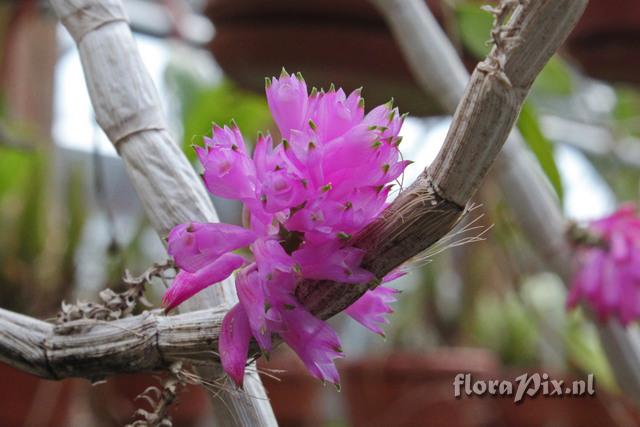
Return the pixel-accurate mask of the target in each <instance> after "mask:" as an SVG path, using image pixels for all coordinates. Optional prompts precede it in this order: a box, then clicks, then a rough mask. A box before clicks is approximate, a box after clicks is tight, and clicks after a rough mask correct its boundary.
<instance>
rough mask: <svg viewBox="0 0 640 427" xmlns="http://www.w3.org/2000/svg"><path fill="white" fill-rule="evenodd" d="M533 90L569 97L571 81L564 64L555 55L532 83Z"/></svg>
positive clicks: (571, 88) (571, 86)
mask: <svg viewBox="0 0 640 427" xmlns="http://www.w3.org/2000/svg"><path fill="white" fill-rule="evenodd" d="M533 90H535V91H537V92H540V93H544V94H549V95H559V96H567V95H571V93H572V92H573V80H572V79H571V73H570V72H569V68H568V67H567V65H566V64H565V62H564V61H563V60H562V59H560V58H559V57H558V56H557V55H554V56H553V57H551V59H550V60H549V62H548V63H547V65H545V66H544V68H543V69H542V71H541V72H540V74H539V75H538V77H537V78H536V81H535V82H534V83H533Z"/></svg>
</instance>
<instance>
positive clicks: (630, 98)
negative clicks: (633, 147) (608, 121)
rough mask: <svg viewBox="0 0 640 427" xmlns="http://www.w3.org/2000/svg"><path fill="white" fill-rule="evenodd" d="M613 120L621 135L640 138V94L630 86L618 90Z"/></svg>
mask: <svg viewBox="0 0 640 427" xmlns="http://www.w3.org/2000/svg"><path fill="white" fill-rule="evenodd" d="M616 98H617V100H616V105H615V108H614V109H613V120H614V124H615V125H616V127H618V128H619V131H620V132H621V133H626V134H628V135H631V136H634V137H637V138H640V92H639V91H638V90H637V89H634V88H632V87H629V86H620V87H617V88H616Z"/></svg>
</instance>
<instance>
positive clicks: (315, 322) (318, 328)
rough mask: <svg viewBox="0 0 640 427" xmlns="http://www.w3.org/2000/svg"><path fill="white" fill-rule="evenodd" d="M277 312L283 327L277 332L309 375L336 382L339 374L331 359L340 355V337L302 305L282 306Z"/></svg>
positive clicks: (338, 379) (341, 355) (338, 380)
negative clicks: (282, 329) (284, 328)
mask: <svg viewBox="0 0 640 427" xmlns="http://www.w3.org/2000/svg"><path fill="white" fill-rule="evenodd" d="M281 314H282V317H283V321H284V323H285V324H286V327H287V329H286V330H285V331H283V332H281V333H280V335H281V336H282V339H283V340H284V341H285V342H286V343H287V344H288V345H289V347H291V349H292V350H293V351H295V352H296V353H297V354H298V357H300V359H301V360H302V362H303V363H304V364H305V366H306V367H307V369H308V370H309V372H310V373H311V374H312V375H313V376H315V377H316V378H318V379H320V380H322V381H328V382H330V383H333V384H336V385H338V384H339V382H340V377H339V375H338V371H337V369H336V367H335V364H334V362H333V361H334V360H335V359H336V358H339V357H343V354H342V349H341V346H340V339H339V338H338V335H337V334H336V333H335V331H334V330H333V329H332V328H331V326H329V325H328V324H327V323H326V322H323V321H322V320H320V319H318V318H316V317H314V316H313V315H312V314H311V313H309V312H308V311H306V310H305V309H304V308H302V307H295V308H292V309H285V310H282V311H281Z"/></svg>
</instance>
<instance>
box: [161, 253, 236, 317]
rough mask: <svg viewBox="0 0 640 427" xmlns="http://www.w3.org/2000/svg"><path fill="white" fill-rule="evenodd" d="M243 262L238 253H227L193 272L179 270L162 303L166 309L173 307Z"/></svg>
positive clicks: (229, 273)
mask: <svg viewBox="0 0 640 427" xmlns="http://www.w3.org/2000/svg"><path fill="white" fill-rule="evenodd" d="M243 263H244V258H242V257H241V256H240V255H236V254H232V253H228V254H225V255H222V256H221V257H220V258H218V259H217V260H216V261H214V262H212V263H211V264H209V265H207V266H205V267H203V268H201V269H200V270H198V271H196V272H195V273H190V272H188V271H185V270H182V271H180V272H179V273H178V274H177V275H176V278H175V279H174V280H173V283H172V284H171V287H170V288H169V289H167V291H166V292H165V294H164V297H163V298H162V305H163V306H164V307H165V309H166V310H167V311H169V310H171V309H173V308H174V307H176V306H178V305H180V304H181V303H182V302H184V301H185V300H187V299H188V298H191V297H192V296H193V295H195V294H197V293H198V292H200V291H201V290H203V289H205V288H208V287H209V286H211V285H213V284H215V283H218V282H221V281H222V280H224V279H226V278H227V277H229V276H230V275H231V273H233V271H234V270H236V269H237V268H239V267H240V266H241V265H242V264H243Z"/></svg>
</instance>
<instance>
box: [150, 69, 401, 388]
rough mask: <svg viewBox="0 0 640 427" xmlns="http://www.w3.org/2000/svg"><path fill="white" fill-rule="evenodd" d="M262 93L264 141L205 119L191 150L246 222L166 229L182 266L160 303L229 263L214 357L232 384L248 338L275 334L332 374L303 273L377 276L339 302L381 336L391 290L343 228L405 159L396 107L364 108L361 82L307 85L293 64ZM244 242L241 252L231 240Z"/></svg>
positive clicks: (378, 195)
mask: <svg viewBox="0 0 640 427" xmlns="http://www.w3.org/2000/svg"><path fill="white" fill-rule="evenodd" d="M266 95H267V103H268V105H269V109H270V111H271V114H272V115H273V119H274V121H275V123H276V125H277V127H278V129H279V132H280V137H281V139H280V142H278V143H277V144H274V138H272V136H271V135H269V134H264V135H262V134H259V135H258V139H257V142H256V145H255V149H254V152H253V155H252V156H251V155H250V154H249V152H248V150H247V148H246V145H245V142H244V139H243V136H242V134H241V132H240V129H239V128H238V126H237V125H236V124H235V123H233V124H231V126H224V127H220V126H217V125H214V127H213V133H212V136H211V137H210V138H209V137H205V139H204V146H197V147H196V148H195V149H196V153H197V156H198V159H199V160H200V163H201V164H202V166H203V168H204V174H203V178H204V182H205V185H206V187H207V188H208V190H209V191H210V192H211V193H212V194H214V195H216V196H220V197H224V198H229V199H235V200H239V201H240V202H242V203H243V205H244V208H245V215H244V216H245V223H246V227H239V226H235V225H229V224H221V223H195V222H194V223H188V224H181V225H178V226H176V227H175V228H174V229H173V230H172V231H171V233H170V234H169V236H168V250H169V254H170V255H171V256H172V257H173V259H174V261H175V264H176V266H177V267H179V269H180V271H179V272H178V274H177V275H176V278H175V280H174V282H173V284H172V286H171V287H170V288H169V289H168V290H167V292H166V294H165V295H164V298H163V305H164V306H165V307H166V309H167V310H170V309H172V308H174V307H176V306H177V305H179V304H180V303H182V302H183V301H185V300H186V299H188V298H190V297H191V296H193V295H194V294H196V293H197V292H199V291H201V290H202V289H204V288H206V287H208V286H211V285H214V284H215V283H218V282H220V281H222V280H224V279H226V278H228V277H229V276H231V274H232V273H233V272H234V271H235V272H236V275H235V285H236V290H237V293H238V298H239V303H238V304H236V305H235V306H234V307H233V308H232V309H231V310H230V311H229V312H228V313H227V315H226V316H225V318H224V321H223V323H222V330H221V334H220V340H219V354H220V359H221V362H222V366H223V368H224V370H225V371H226V372H227V374H228V375H229V376H230V377H231V378H232V379H233V381H234V382H235V383H236V384H237V385H238V386H242V381H243V377H244V370H245V366H246V361H247V358H248V352H249V343H250V340H251V339H255V341H256V342H257V344H258V345H259V347H260V349H261V350H262V351H263V352H264V353H269V352H270V351H271V349H272V346H273V337H274V335H276V334H277V335H278V336H280V337H281V338H282V339H283V340H284V341H285V342H286V343H287V344H288V345H289V346H290V347H291V348H292V349H293V350H294V351H295V352H296V353H297V354H298V356H299V357H300V358H301V359H302V361H303V362H304V364H305V366H306V367H307V369H308V370H309V372H310V373H311V374H312V375H314V376H315V377H317V378H319V379H320V380H322V381H327V382H331V383H333V384H335V385H336V386H337V385H338V384H339V376H338V371H337V370H336V367H335V364H334V360H335V359H336V358H339V357H342V356H343V353H342V350H341V345H340V339H339V338H338V335H337V334H336V332H335V331H334V330H333V329H332V328H331V327H330V326H329V325H328V324H327V323H325V322H324V321H323V320H321V319H318V318H316V317H315V316H314V315H313V314H311V313H310V312H309V311H307V310H306V309H305V307H304V306H303V305H302V304H301V303H300V302H299V301H298V300H297V298H296V296H295V288H296V286H297V284H298V283H300V281H302V280H330V281H336V282H340V283H344V285H345V286H349V284H354V283H355V284H361V283H373V284H377V283H382V285H380V286H376V287H373V286H372V289H371V290H369V291H367V292H366V293H365V294H364V295H363V296H362V297H361V298H360V299H359V300H358V301H356V302H355V303H354V304H353V305H352V306H350V307H349V308H348V309H347V310H346V313H347V314H348V315H349V316H351V317H352V318H353V319H355V320H356V321H358V322H360V323H361V324H362V325H364V326H365V327H366V328H368V329H370V330H372V331H373V332H375V333H378V334H380V335H383V330H382V328H381V326H382V325H383V324H385V323H386V322H387V321H388V320H387V319H386V315H387V314H388V313H391V312H392V309H391V308H390V304H391V303H393V302H394V301H395V294H396V292H397V291H396V290H394V289H392V288H390V287H388V286H386V283H387V282H389V281H391V280H393V279H395V278H397V277H399V276H401V275H402V274H403V273H402V272H399V271H395V272H392V273H390V274H389V275H387V277H384V278H381V280H379V279H378V278H376V277H374V275H373V274H372V273H371V272H369V271H367V270H365V269H363V268H362V267H361V262H362V259H363V256H364V252H363V251H362V250H361V249H359V248H357V247H354V246H353V245H352V244H351V240H352V239H351V238H352V236H354V235H355V234H356V233H358V232H359V231H360V230H362V229H363V228H364V227H365V226H367V225H368V224H369V223H371V222H372V221H373V220H375V219H376V218H377V217H378V216H379V215H380V214H381V212H382V211H383V210H384V208H385V207H386V205H387V198H388V196H389V192H390V190H391V188H392V187H393V182H394V181H396V180H397V179H398V178H399V177H400V176H401V174H402V173H403V171H404V169H405V167H406V166H407V165H408V164H409V163H410V162H409V161H406V160H403V159H402V156H401V154H400V151H399V149H398V145H399V144H400V142H401V140H402V138H401V137H400V136H399V133H400V129H401V127H402V123H403V120H404V116H402V115H400V114H399V112H398V109H397V108H394V107H393V105H392V103H388V104H385V105H380V106H378V107H376V108H374V109H373V110H371V111H370V112H369V113H366V114H365V109H364V100H363V98H362V97H361V92H360V90H355V91H353V92H352V93H350V94H349V95H348V96H347V95H346V93H345V92H344V91H343V90H342V89H337V90H336V89H335V88H334V87H333V86H332V87H331V88H330V89H329V90H328V91H327V92H324V91H318V90H316V89H315V88H314V89H313V90H312V91H311V93H310V94H309V93H308V91H307V86H306V84H305V81H304V79H303V78H302V76H301V75H300V74H297V75H289V74H288V73H286V71H283V73H282V74H281V75H280V77H279V78H273V79H267V80H266ZM245 247H248V248H249V249H250V251H251V254H252V257H251V258H250V259H249V258H247V257H245V256H243V255H240V254H238V253H235V252H234V251H236V250H238V249H241V248H245Z"/></svg>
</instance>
